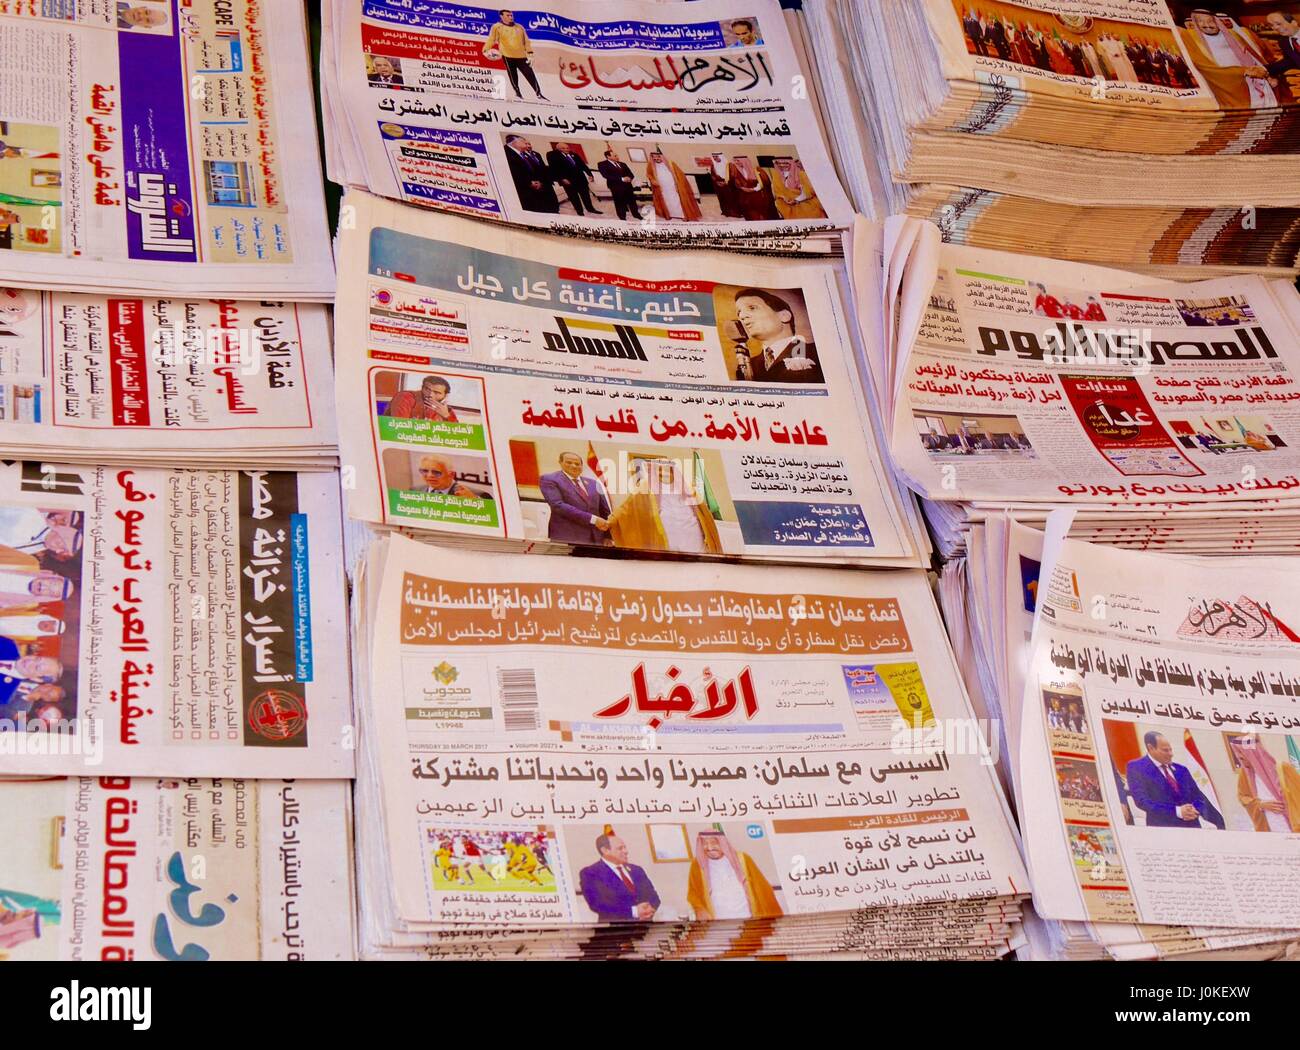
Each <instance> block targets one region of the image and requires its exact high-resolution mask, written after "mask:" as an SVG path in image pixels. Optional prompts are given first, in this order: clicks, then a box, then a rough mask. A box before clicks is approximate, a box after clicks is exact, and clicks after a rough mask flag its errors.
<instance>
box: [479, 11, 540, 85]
mask: <svg viewBox="0 0 1300 1050" xmlns="http://www.w3.org/2000/svg"><path fill="white" fill-rule="evenodd" d="M483 54H484V55H485V56H486V57H487V58H491V59H496V58H499V59H501V60H502V61H503V62H504V63H505V66H506V76H507V77H509V78H510V88H511V90H513V91H514V93H515V98H523V95H521V94H520V93H519V77H520V75H521V74H522V75H523V78H524V79H525V80H526V81H528V86H529V87H531V88H532V89H533V94H534V95H536V96H537V97H538V98H540V99H542V100H545V99H546V96H545V95H543V94H542V89H541V86H540V85H539V84H538V83H537V73H536V72H535V71H534V70H533V63H532V54H533V42H532V41H531V40H529V39H528V33H527V32H526V31H525V30H524V27H523V26H521V25H520V24H519V23H518V22H516V21H515V13H514V12H513V11H509V10H505V9H502V10H501V11H498V12H497V21H496V24H495V25H493V26H492V29H491V30H490V31H489V32H488V38H487V43H485V44H484V45H483Z"/></svg>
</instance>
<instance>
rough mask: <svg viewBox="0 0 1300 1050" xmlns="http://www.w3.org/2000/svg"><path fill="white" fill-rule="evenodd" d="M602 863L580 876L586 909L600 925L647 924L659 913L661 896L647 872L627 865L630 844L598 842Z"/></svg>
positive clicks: (612, 839) (606, 838) (604, 838)
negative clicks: (601, 923) (606, 923)
mask: <svg viewBox="0 0 1300 1050" xmlns="http://www.w3.org/2000/svg"><path fill="white" fill-rule="evenodd" d="M596 852H597V853H598V854H600V860H598V861H596V863H595V864H589V865H588V866H587V867H585V868H583V869H582V871H580V872H579V873H578V886H579V889H580V891H581V893H582V899H583V900H584V901H586V902H587V907H588V908H590V909H591V910H592V911H594V912H595V913H596V918H597V919H599V920H600V921H601V922H648V921H649V920H651V919H653V918H654V914H655V912H657V911H658V910H659V894H658V893H656V892H655V888H654V883H652V882H651V881H650V876H649V875H647V874H646V873H645V868H643V867H641V866H640V865H637V864H630V863H628V855H627V843H626V842H624V841H623V840H622V839H621V838H619V837H618V836H617V835H608V834H606V835H600V836H598V837H597V838H596Z"/></svg>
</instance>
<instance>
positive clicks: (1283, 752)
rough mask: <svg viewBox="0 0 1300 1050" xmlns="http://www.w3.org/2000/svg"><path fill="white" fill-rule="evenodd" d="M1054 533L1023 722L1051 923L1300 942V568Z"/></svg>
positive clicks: (1027, 785)
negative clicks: (1276, 935) (1149, 926)
mask: <svg viewBox="0 0 1300 1050" xmlns="http://www.w3.org/2000/svg"><path fill="white" fill-rule="evenodd" d="M1068 527H1069V512H1064V511H1062V512H1057V513H1055V514H1053V515H1052V516H1051V518H1050V519H1049V521H1048V531H1047V535H1046V540H1045V542H1044V550H1043V562H1042V568H1041V575H1040V578H1039V584H1038V588H1037V594H1038V608H1037V612H1036V615H1035V619H1034V634H1033V641H1032V643H1031V656H1030V673H1029V675H1028V676H1027V679H1028V680H1027V682H1026V686H1025V695H1024V705H1023V708H1022V735H1021V742H1020V746H1021V763H1020V765H1021V783H1022V789H1023V790H1022V801H1023V809H1022V814H1021V815H1022V821H1023V822H1022V831H1023V832H1024V834H1025V842H1026V847H1027V850H1028V862H1029V867H1030V870H1031V871H1032V872H1033V875H1034V901H1035V906H1036V908H1037V910H1038V911H1039V913H1040V914H1043V915H1045V916H1048V917H1051V918H1058V919H1076V920H1093V921H1105V922H1119V923H1134V922H1137V923H1162V924H1183V923H1185V924H1188V925H1196V926H1238V927H1292V928H1294V927H1296V926H1297V925H1300V901H1297V898H1296V894H1295V881H1296V876H1297V874H1300V838H1297V833H1298V832H1300V712H1297V710H1296V697H1297V696H1300V656H1298V655H1297V652H1298V651H1297V648H1296V646H1297V640H1298V639H1300V634H1297V621H1300V604H1298V603H1297V599H1296V596H1295V594H1294V590H1295V589H1294V587H1293V586H1290V581H1293V580H1294V579H1295V572H1296V567H1295V564H1294V563H1295V559H1294V558H1266V557H1252V558H1191V557H1181V556H1175V555H1168V554H1146V553H1142V552H1136V551H1124V550H1119V549H1117V548H1113V547H1105V546H1099V545H1093V544H1088V543H1084V542H1082V541H1079V540H1072V539H1068V538H1066V530H1068Z"/></svg>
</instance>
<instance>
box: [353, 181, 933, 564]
mask: <svg viewBox="0 0 1300 1050" xmlns="http://www.w3.org/2000/svg"><path fill="white" fill-rule="evenodd" d="M343 208H344V212H345V213H346V214H348V215H349V216H350V217H351V219H350V222H349V224H348V225H347V226H346V227H345V228H344V229H343V230H342V231H341V232H340V234H339V270H340V279H341V281H342V283H343V287H344V288H347V289H349V294H348V295H346V296H344V297H342V298H341V299H340V301H339V303H338V306H337V308H336V311H335V336H336V346H337V348H338V351H337V352H338V359H337V363H336V367H337V369H338V373H339V383H338V418H339V419H340V420H341V421H344V425H343V429H342V432H341V434H340V439H341V449H342V455H343V461H344V462H345V463H347V464H349V465H350V467H351V468H352V469H353V472H354V476H353V477H351V478H350V482H351V484H350V488H349V491H348V492H347V497H348V500H347V504H348V512H349V514H350V515H351V516H353V517H355V518H358V519H360V520H363V521H367V522H372V523H375V524H382V525H388V526H390V527H400V528H403V529H406V530H411V531H412V532H417V533H420V534H423V535H424V536H426V537H430V538H432V537H436V538H437V539H438V541H439V542H445V543H448V544H455V545H462V546H464V545H470V546H477V547H480V548H487V549H495V550H515V551H517V550H521V549H525V548H529V549H542V550H550V551H569V550H574V549H578V550H584V551H588V552H591V551H595V552H602V553H622V554H628V553H634V554H641V555H644V554H647V553H650V554H664V553H672V554H679V555H680V554H690V555H695V556H710V557H733V558H735V557H744V558H746V559H751V560H767V561H809V560H816V561H821V562H827V561H833V562H840V563H850V564H862V565H866V564H870V565H877V566H879V565H892V566H899V565H902V566H917V565H921V564H924V563H926V562H927V561H928V557H929V552H928V548H927V546H926V539H925V536H924V533H923V530H922V528H921V527H920V524H919V516H918V513H917V510H916V507H915V503H914V501H913V500H912V498H911V497H910V495H908V494H906V493H904V492H902V491H901V490H900V489H899V488H898V486H897V484H896V482H895V481H894V480H893V477H892V474H891V472H890V471H889V470H888V468H887V467H886V466H885V465H884V463H883V461H882V457H881V454H880V451H879V449H878V448H877V445H876V440H875V437H874V435H875V433H876V432H877V430H878V426H877V425H876V419H877V418H878V417H877V414H876V412H875V408H874V406H873V404H872V403H871V399H870V398H869V397H867V396H866V395H865V390H864V388H863V386H862V384H861V382H860V380H859V377H858V373H857V368H856V366H855V364H854V361H855V360H856V355H855V353H854V350H853V343H854V335H853V332H854V328H855V325H854V323H853V315H852V311H851V308H850V306H849V302H850V295H849V292H848V287H847V282H846V280H845V277H846V275H845V273H844V270H843V268H842V267H841V266H838V265H832V264H829V263H825V262H820V261H813V260H796V261H784V262H781V263H780V264H777V263H773V262H765V261H761V260H759V259H757V258H755V257H752V256H746V257H740V258H738V257H736V256H735V255H729V254H723V253H721V252H716V251H702V250H701V251H691V252H685V251H683V252H679V253H675V254H674V255H672V256H671V257H670V256H668V255H667V254H666V253H650V252H641V251H638V250H636V249H632V248H626V247H619V246H604V245H592V246H588V247H585V248H584V249H583V250H582V251H581V253H577V257H575V252H574V251H573V247H574V246H573V245H572V244H571V243H568V242H564V241H559V240H557V239H556V238H553V237H546V236H542V235H539V234H533V233H521V232H518V231H504V230H498V229H494V228H492V227H489V226H485V225H482V224H475V223H473V222H470V221H469V220H467V219H463V218H457V217H454V216H448V215H442V214H439V213H437V212H432V211H424V210H420V209H415V208H411V207H409V206H407V205H403V204H399V203H396V202H393V201H387V200H382V199H380V198H376V197H371V196H369V195H368V194H365V193H362V192H359V191H353V192H351V193H349V195H348V196H347V197H346V198H345V201H344V204H343ZM868 235H870V236H879V235H880V230H879V228H876V227H873V228H871V230H870V232H869V234H864V236H868ZM871 309H872V312H873V314H878V313H879V307H877V306H873V307H871ZM872 338H876V336H875V334H874V333H873V335H872Z"/></svg>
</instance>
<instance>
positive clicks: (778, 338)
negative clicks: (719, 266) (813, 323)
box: [713, 286, 826, 383]
mask: <svg viewBox="0 0 1300 1050" xmlns="http://www.w3.org/2000/svg"><path fill="white" fill-rule="evenodd" d="M713 301H714V306H715V308H716V310H717V323H718V329H719V333H720V335H721V337H722V345H723V347H724V348H725V349H726V352H727V357H728V361H727V369H728V372H729V373H730V376H731V378H732V379H733V380H736V381H740V382H753V383H824V382H825V381H826V380H825V377H824V376H823V374H822V367H821V362H820V361H819V360H818V357H817V346H816V344H815V343H814V342H813V340H812V331H811V327H810V323H809V319H808V312H807V308H806V306H805V305H804V301H803V293H802V292H801V291H799V290H798V289H796V288H788V289H786V288H783V289H781V290H779V291H772V290H770V289H766V288H731V287H725V286H719V287H717V288H715V289H714V293H713Z"/></svg>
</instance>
